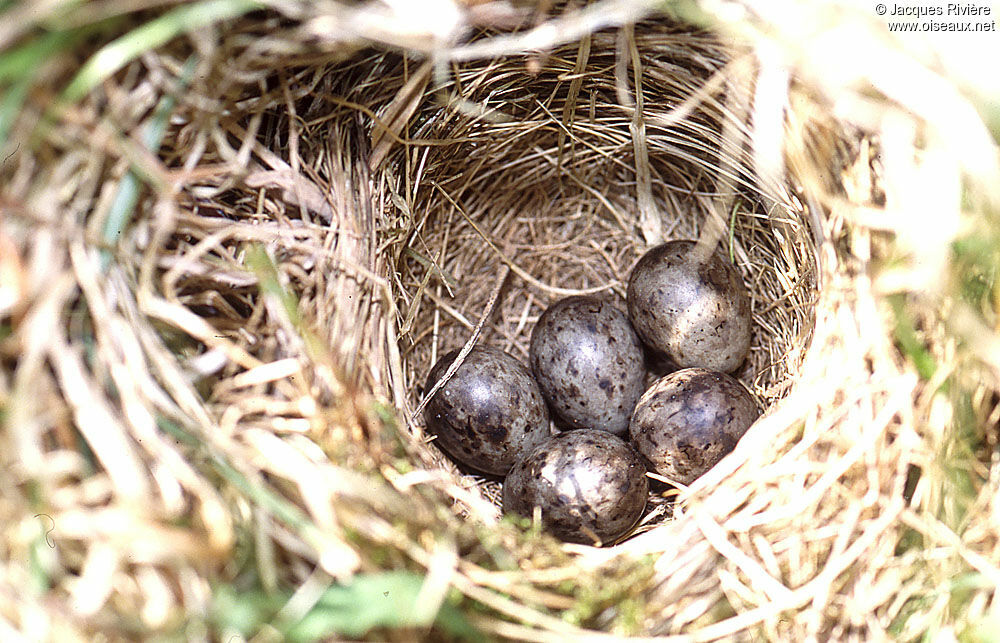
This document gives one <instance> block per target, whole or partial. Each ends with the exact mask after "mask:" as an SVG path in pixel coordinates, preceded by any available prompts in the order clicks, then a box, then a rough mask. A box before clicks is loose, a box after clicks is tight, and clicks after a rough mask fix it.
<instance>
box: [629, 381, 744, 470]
mask: <svg viewBox="0 0 1000 643" xmlns="http://www.w3.org/2000/svg"><path fill="white" fill-rule="evenodd" d="M759 415H760V413H759V411H758V410H757V404H756V402H754V399H753V397H752V396H751V395H750V392H749V391H747V389H746V388H745V387H744V386H743V385H742V384H741V383H740V382H738V381H737V380H735V379H733V378H732V377H730V376H729V375H726V374H725V373H720V372H717V371H710V370H707V369H704V368H686V369H683V370H680V371H676V372H674V373H671V374H670V375H667V376H666V377H663V378H660V379H659V380H657V381H656V383H655V384H653V386H652V387H650V389H649V390H648V391H646V392H645V393H644V394H643V396H642V398H640V400H639V403H638V404H637V405H636V407H635V413H634V414H633V415H632V422H631V424H630V425H629V435H630V436H631V438H632V444H634V445H635V448H636V449H637V450H638V451H639V453H641V454H642V455H643V456H644V457H645V458H646V459H647V460H648V461H649V463H650V464H651V465H652V466H653V468H654V469H655V471H656V472H657V473H659V474H661V475H663V476H666V477H667V478H669V479H671V480H673V481H675V482H679V483H681V484H690V483H692V482H693V481H694V480H695V479H697V478H698V477H700V476H701V475H703V474H704V473H705V472H706V471H708V470H709V469H711V468H712V467H713V466H715V465H716V463H718V462H719V460H721V459H722V458H723V457H724V456H725V455H726V454H728V453H729V452H730V451H732V450H733V449H734V448H735V447H736V443H737V442H738V441H739V439H740V438H741V437H743V434H744V433H746V431H747V429H748V428H750V425H751V424H753V423H754V421H755V420H756V419H757V417H758V416H759Z"/></svg>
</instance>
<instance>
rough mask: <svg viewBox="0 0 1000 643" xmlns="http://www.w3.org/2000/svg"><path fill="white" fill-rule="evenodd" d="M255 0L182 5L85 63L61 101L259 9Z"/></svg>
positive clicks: (81, 93) (81, 94)
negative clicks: (144, 57)
mask: <svg viewBox="0 0 1000 643" xmlns="http://www.w3.org/2000/svg"><path fill="white" fill-rule="evenodd" d="M263 7H264V5H263V4H262V3H260V2H258V1H257V0H205V1H204V2H199V3H197V4H191V5H183V6H180V7H177V8H176V9H173V10H172V11H168V12H167V13H165V14H163V15H162V16H160V17H158V18H155V19H153V20H151V21H150V22H147V23H146V24H144V25H142V26H141V27H138V28H136V29H134V30H132V31H130V32H129V33H127V34H125V35H124V36H122V37H120V38H118V39H116V40H114V41H112V42H110V43H108V44H107V45H105V46H104V47H102V48H101V49H100V51H98V52H97V53H96V54H94V55H93V56H92V57H91V58H90V60H88V61H87V62H86V63H85V64H84V65H83V67H82V68H81V69H80V71H79V72H78V73H77V74H76V76H75V77H74V78H73V80H72V81H71V82H70V84H69V85H68V86H67V87H66V89H65V90H64V91H63V95H62V99H63V100H64V101H68V102H73V101H76V100H79V99H80V98H82V97H83V96H84V95H86V94H87V92H89V91H90V90H91V89H93V88H94V87H96V86H97V85H98V84H99V83H101V82H102V81H103V80H105V79H106V78H108V77H109V76H111V75H112V74H114V73H115V72H116V71H118V70H119V69H121V68H122V67H124V66H125V65H127V64H128V63H129V62H131V61H133V60H135V59H136V58H137V57H139V56H140V55H141V54H143V53H145V52H147V51H150V50H152V49H155V48H157V47H160V46H162V45H164V44H166V43H168V42H170V41H171V40H173V39H174V38H175V37H177V36H178V35H180V34H182V33H187V32H190V31H195V30H197V29H200V28H202V27H205V26H208V25H210V24H213V23H215V22H220V21H222V20H230V19H232V18H238V17H239V16H242V15H243V14H245V13H249V12H250V11H254V10H256V9H262V8H263Z"/></svg>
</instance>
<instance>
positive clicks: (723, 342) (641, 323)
mask: <svg viewBox="0 0 1000 643" xmlns="http://www.w3.org/2000/svg"><path fill="white" fill-rule="evenodd" d="M695 245H696V244H695V242H694V241H683V240H681V241H670V242H668V243H665V244H663V245H660V246H656V247H655V248H652V249H651V250H650V251H649V252H647V253H646V254H645V255H643V256H642V258H641V259H639V262H638V263H637V264H636V265H635V268H633V269H632V273H631V275H630V276H629V281H628V289H627V291H626V295H627V296H626V300H627V303H628V314H629V318H630V319H631V321H632V325H633V326H634V327H635V330H636V332H637V333H638V334H639V336H640V337H641V338H642V341H643V342H645V343H646V344H647V345H649V346H650V347H651V348H653V349H655V350H658V351H662V352H664V353H666V355H667V356H668V357H670V358H671V359H672V360H673V361H674V362H676V363H677V365H678V366H680V367H681V368H687V367H701V368H709V369H712V370H716V371H723V372H730V371H732V370H734V369H736V368H737V367H738V366H739V365H740V364H741V363H742V362H743V360H744V359H746V356H747V353H748V352H749V351H750V339H751V330H752V326H751V321H752V320H751V314H750V295H749V293H748V292H747V289H746V287H745V286H744V285H743V281H742V280H741V279H740V275H739V273H738V272H737V271H736V268H735V267H734V266H733V265H732V264H731V263H730V262H729V261H728V260H726V259H725V258H723V257H722V256H721V255H720V254H719V253H713V254H712V255H711V256H710V257H709V258H708V259H707V261H705V262H703V263H698V262H697V261H696V260H695V257H694V255H693V252H692V251H693V250H694V248H695Z"/></svg>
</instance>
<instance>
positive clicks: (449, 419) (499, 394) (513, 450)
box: [424, 346, 550, 475]
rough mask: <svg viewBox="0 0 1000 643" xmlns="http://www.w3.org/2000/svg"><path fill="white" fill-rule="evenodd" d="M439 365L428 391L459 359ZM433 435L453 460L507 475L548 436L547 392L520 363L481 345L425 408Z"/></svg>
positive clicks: (455, 353)
mask: <svg viewBox="0 0 1000 643" xmlns="http://www.w3.org/2000/svg"><path fill="white" fill-rule="evenodd" d="M458 354H459V351H457V350H454V351H451V352H450V353H448V354H446V355H445V356H443V357H442V358H441V359H440V360H438V362H437V364H435V365H434V368H432V369H431V372H430V374H429V375H428V377H427V388H426V389H425V390H426V391H428V392H429V391H430V390H431V388H432V387H433V386H434V385H435V384H436V383H437V381H438V380H439V379H441V378H442V377H443V376H444V374H445V372H446V371H447V370H448V367H449V366H450V365H451V363H452V362H453V361H454V360H455V358H456V357H457V356H458ZM424 420H425V421H426V423H427V429H428V432H429V433H431V434H432V435H434V436H436V438H435V444H437V445H438V447H440V448H441V449H442V450H443V451H444V452H445V453H447V454H448V455H449V456H451V458H452V459H453V460H456V461H458V462H460V463H462V464H465V465H466V466H469V467H472V468H473V469H476V470H478V471H483V472H485V473H492V474H496V475H505V474H506V473H507V471H509V470H510V467H511V465H513V464H514V461H515V460H517V459H518V458H519V457H521V456H523V455H525V454H526V453H528V452H529V451H530V450H531V449H532V448H534V447H535V446H537V445H538V444H540V443H541V442H543V441H544V440H545V439H546V438H547V437H549V434H550V433H549V413H548V409H547V408H546V407H545V401H544V399H543V398H542V392H541V391H540V390H538V385H537V384H536V383H535V380H534V379H533V378H532V377H531V373H530V372H529V371H528V369H527V368H525V367H524V365H523V364H521V362H519V361H517V359H515V358H514V357H512V356H510V355H508V354H507V353H505V352H503V351H501V350H499V349H497V348H493V347H491V346H477V347H475V348H473V349H472V350H471V351H470V352H469V354H468V355H466V357H465V361H464V362H462V365H461V366H459V367H458V370H456V371H455V374H454V375H452V377H451V379H449V380H448V381H447V382H446V383H445V385H444V386H442V387H441V388H440V389H439V390H438V392H437V393H436V394H435V395H434V397H433V398H431V400H430V401H429V402H428V403H427V405H426V406H425V407H424Z"/></svg>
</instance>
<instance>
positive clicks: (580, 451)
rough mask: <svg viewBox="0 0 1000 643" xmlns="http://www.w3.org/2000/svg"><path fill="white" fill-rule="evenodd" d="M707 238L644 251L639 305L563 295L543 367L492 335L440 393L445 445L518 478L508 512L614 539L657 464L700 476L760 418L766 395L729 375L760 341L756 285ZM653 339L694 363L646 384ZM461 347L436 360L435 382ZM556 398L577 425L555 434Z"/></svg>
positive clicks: (545, 318)
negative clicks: (707, 247)
mask: <svg viewBox="0 0 1000 643" xmlns="http://www.w3.org/2000/svg"><path fill="white" fill-rule="evenodd" d="M695 248H696V243H695V242H694V241H671V242H668V243H665V244H662V245H660V246H656V247H654V248H652V249H651V250H650V251H649V252H647V253H646V254H645V255H643V257H642V258H641V259H640V260H639V262H638V263H637V264H636V266H635V268H634V269H633V271H632V273H631V275H630V276H629V281H628V288H627V302H626V305H627V310H628V314H627V315H626V314H625V313H623V312H622V311H621V310H620V309H619V308H618V307H616V306H615V305H614V303H613V302H612V301H610V300H608V299H606V298H600V297H593V296H575V297H567V298H565V299H561V300H559V301H557V302H555V303H554V304H552V305H551V306H549V308H547V309H546V310H545V312H544V313H543V314H542V315H541V317H540V318H539V320H538V323H537V324H536V325H535V328H534V329H533V331H532V334H531V344H530V349H529V363H530V367H531V370H530V371H529V370H528V369H526V368H525V367H524V366H523V365H522V364H521V363H520V362H519V361H518V360H516V359H515V358H514V357H512V356H510V355H508V354H507V353H504V352H503V351H500V350H499V349H496V348H491V347H488V346H479V347H476V348H474V349H472V351H470V352H469V354H468V355H467V356H466V358H465V360H464V362H463V363H462V365H461V366H460V367H459V368H458V369H457V370H456V371H455V372H454V373H453V375H452V376H451V378H450V379H449V380H448V381H447V382H446V383H445V384H444V386H442V387H441V389H440V390H439V391H438V392H437V394H436V395H435V396H434V397H433V398H431V399H430V400H429V402H428V403H427V405H426V407H425V412H424V418H425V420H426V423H427V428H428V431H429V432H430V433H431V434H433V435H434V436H435V437H436V444H437V445H438V446H439V447H440V448H441V449H442V450H444V451H445V452H446V453H447V454H448V455H449V456H450V457H451V458H452V459H453V460H455V461H457V462H459V463H461V464H464V465H466V466H467V467H470V468H472V469H475V470H477V471H481V472H484V473H488V474H495V475H501V476H506V479H505V480H504V485H503V508H504V511H506V512H508V513H515V514H520V515H523V516H532V515H533V512H534V509H535V508H536V507H537V508H538V509H539V510H540V511H541V520H542V526H543V527H544V528H545V529H546V530H547V531H549V532H551V533H553V534H554V535H556V536H557V537H559V538H561V539H563V540H566V541H569V542H577V543H587V544H600V543H605V542H609V541H614V540H615V539H617V538H619V537H621V536H622V535H623V534H625V533H627V532H628V531H629V530H630V529H631V528H632V527H633V526H634V525H635V524H636V522H637V521H638V520H639V518H640V517H641V515H642V512H643V509H644V507H645V504H646V497H647V495H648V482H647V480H646V476H645V471H646V466H647V465H648V466H650V467H651V468H652V469H653V470H655V471H656V472H657V473H659V474H661V475H663V476H666V477H667V478H668V479H670V480H672V481H675V482H678V483H681V484H690V483H691V482H692V481H694V480H695V479H696V478H698V477H699V476H701V475H703V474H704V473H705V472H706V471H708V470H709V469H710V468H711V467H713V466H714V465H715V464H716V463H718V461H719V460H721V459H722V458H723V457H724V456H725V455H726V454H728V453H729V452H730V451H732V449H733V448H734V447H735V445H736V442H737V441H738V440H739V439H740V437H742V435H743V434H744V433H745V432H746V430H747V429H748V428H749V426H750V425H751V424H752V423H753V422H754V421H755V420H756V419H757V417H758V415H759V411H758V409H757V405H756V402H755V401H754V399H753V397H752V396H751V395H750V393H749V392H748V391H747V389H746V388H744V387H743V385H742V384H740V383H739V382H738V381H737V380H735V379H734V378H732V377H730V376H729V375H726V372H728V371H732V370H734V369H736V368H737V367H738V366H739V365H740V364H741V363H742V362H743V361H744V360H745V359H746V356H747V354H748V352H749V348H750V336H751V328H752V327H751V318H750V297H749V294H748V293H747V290H746V288H745V287H744V285H743V282H742V280H741V279H740V276H739V274H738V273H737V271H736V269H735V268H734V267H733V266H732V265H731V264H730V263H729V262H728V261H726V260H725V259H724V258H723V257H722V256H721V255H720V254H718V253H713V254H711V255H709V256H707V257H704V258H699V257H697V256H696V255H695ZM643 345H645V346H647V347H648V348H650V349H651V350H653V351H655V352H657V353H659V354H660V355H666V356H667V357H668V358H670V359H671V360H672V361H673V362H675V363H676V364H677V365H679V366H680V367H681V370H679V371H676V372H674V373H671V374H669V375H667V376H666V377H663V378H660V379H659V380H657V381H656V382H655V383H654V384H653V385H652V387H650V388H649V390H647V391H646V392H645V393H643V383H644V381H645V376H646V370H645V355H644V352H643ZM458 353H459V351H457V350H456V351H452V352H450V353H448V354H447V355H445V356H444V357H442V358H441V359H440V360H439V361H438V363H437V364H435V366H434V368H433V369H432V370H431V373H430V375H429V376H428V378H427V390H428V391H429V390H431V389H432V388H433V386H434V385H435V384H436V383H437V382H438V381H439V380H440V379H441V378H442V377H443V376H444V375H445V373H446V372H447V371H448V369H449V367H450V366H451V364H452V362H453V361H454V360H455V358H456V357H457V355H458ZM550 410H551V412H552V414H553V416H554V418H553V419H555V420H556V424H557V426H559V427H560V428H562V429H571V430H565V431H563V432H562V433H559V434H557V435H555V436H551V437H550V435H549V428H548V424H549V411H550ZM619 436H620V437H619ZM621 438H626V439H629V440H630V441H631V444H628V443H626V442H625V441H623V440H622V439H621Z"/></svg>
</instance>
